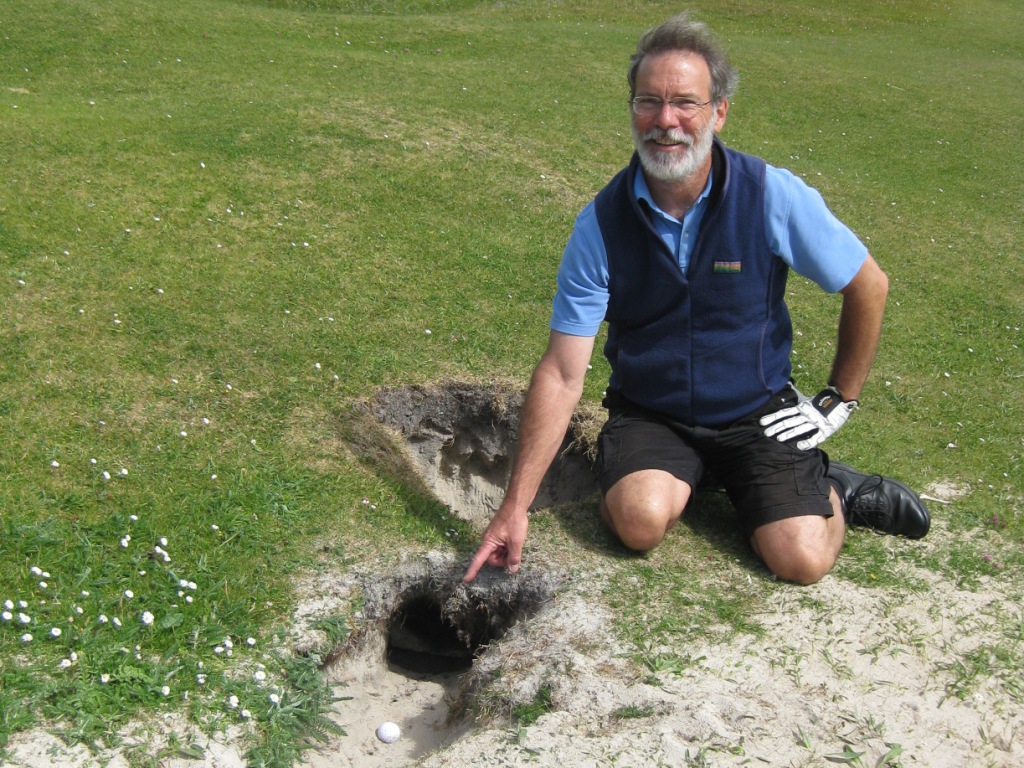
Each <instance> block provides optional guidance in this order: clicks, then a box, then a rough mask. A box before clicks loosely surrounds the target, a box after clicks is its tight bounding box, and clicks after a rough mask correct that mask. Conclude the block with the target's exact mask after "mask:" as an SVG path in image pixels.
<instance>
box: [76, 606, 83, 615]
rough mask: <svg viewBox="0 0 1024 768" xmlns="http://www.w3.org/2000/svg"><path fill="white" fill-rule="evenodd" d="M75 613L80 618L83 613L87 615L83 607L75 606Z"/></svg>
mask: <svg viewBox="0 0 1024 768" xmlns="http://www.w3.org/2000/svg"><path fill="white" fill-rule="evenodd" d="M75 613H77V614H78V615H79V616H81V615H82V614H83V613H85V610H84V609H83V608H82V606H80V605H76V606H75Z"/></svg>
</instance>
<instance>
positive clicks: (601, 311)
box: [551, 202, 608, 336]
mask: <svg viewBox="0 0 1024 768" xmlns="http://www.w3.org/2000/svg"><path fill="white" fill-rule="evenodd" d="M607 309H608V253H607V251H606V250H605V246H604V238H602V237H601V230H600V228H599V227H598V224H597V213H596V211H595V209H594V204H593V202H591V203H590V204H589V205H587V207H586V208H584V209H583V210H582V211H581V212H580V215H579V216H577V217H576V224H575V226H574V227H573V231H572V234H571V235H570V236H569V240H568V242H567V243H566V246H565V251H564V252H563V254H562V262H561V264H560V265H559V267H558V290H557V291H556V292H555V298H554V301H553V302H552V314H551V330H553V331H558V332H559V333H566V334H569V335H571V336H596V335H597V332H598V330H600V328H601V323H602V322H604V317H605V312H606V311H607Z"/></svg>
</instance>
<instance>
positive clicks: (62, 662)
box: [58, 659, 71, 669]
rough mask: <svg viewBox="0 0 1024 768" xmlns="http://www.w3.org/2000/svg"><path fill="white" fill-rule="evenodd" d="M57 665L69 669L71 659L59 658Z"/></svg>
mask: <svg viewBox="0 0 1024 768" xmlns="http://www.w3.org/2000/svg"><path fill="white" fill-rule="evenodd" d="M58 666H59V667H60V668H61V669H70V668H71V659H61V660H60V664H59V665H58Z"/></svg>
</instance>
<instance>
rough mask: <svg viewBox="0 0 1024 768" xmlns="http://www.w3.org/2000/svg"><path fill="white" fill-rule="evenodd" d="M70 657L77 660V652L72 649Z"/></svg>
mask: <svg viewBox="0 0 1024 768" xmlns="http://www.w3.org/2000/svg"><path fill="white" fill-rule="evenodd" d="M70 658H71V660H72V661H78V654H77V653H75V652H74V651H72V652H71V657H70Z"/></svg>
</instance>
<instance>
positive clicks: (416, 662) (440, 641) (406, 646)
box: [387, 595, 479, 675]
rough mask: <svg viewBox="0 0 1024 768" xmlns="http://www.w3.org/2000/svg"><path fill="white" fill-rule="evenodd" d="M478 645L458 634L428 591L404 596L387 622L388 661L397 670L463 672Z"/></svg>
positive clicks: (429, 673) (438, 603)
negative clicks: (423, 593)
mask: <svg viewBox="0 0 1024 768" xmlns="http://www.w3.org/2000/svg"><path fill="white" fill-rule="evenodd" d="M478 648H479V645H474V644H473V643H472V642H468V643H467V642H465V641H464V640H463V639H462V638H461V637H459V631H458V629H456V627H455V625H454V624H452V623H451V622H450V621H448V620H447V619H445V617H444V614H443V612H442V610H441V604H440V602H438V601H437V599H436V598H433V597H432V596H427V595H421V596H418V597H414V598H411V599H409V600H406V601H405V602H404V603H403V604H402V605H401V606H399V608H398V610H396V611H395V613H394V615H393V616H392V617H391V621H390V622H389V624H388V646H387V659H388V662H389V663H390V664H391V665H392V666H393V667H395V668H397V669H398V670H399V671H402V672H415V673H417V674H421V675H443V674H448V673H450V672H465V671H466V670H467V669H469V668H470V667H472V666H473V658H474V657H475V655H476V652H477V649H478Z"/></svg>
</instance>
